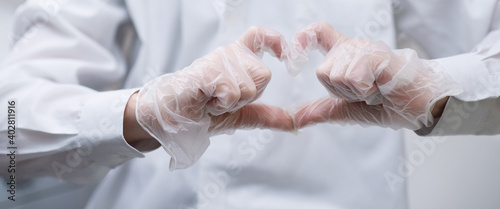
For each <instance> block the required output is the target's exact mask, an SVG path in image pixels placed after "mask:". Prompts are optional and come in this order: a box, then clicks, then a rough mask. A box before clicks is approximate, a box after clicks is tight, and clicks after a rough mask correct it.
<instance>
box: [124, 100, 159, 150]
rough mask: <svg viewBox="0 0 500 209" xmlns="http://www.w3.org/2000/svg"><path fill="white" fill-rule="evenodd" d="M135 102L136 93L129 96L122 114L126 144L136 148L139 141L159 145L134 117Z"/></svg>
mask: <svg viewBox="0 0 500 209" xmlns="http://www.w3.org/2000/svg"><path fill="white" fill-rule="evenodd" d="M136 102H137V93H134V94H132V96H130V98H129V100H128V102H127V105H126V106H125V113H124V116H123V137H124V138H125V141H127V143H128V144H130V145H131V146H133V147H134V148H137V146H138V145H139V143H145V142H147V143H155V144H156V147H159V146H160V143H158V142H157V141H156V140H155V139H154V138H153V137H151V135H149V134H148V132H146V131H145V130H144V129H143V128H142V127H141V125H139V123H138V122H137V118H136V117H135V104H136Z"/></svg>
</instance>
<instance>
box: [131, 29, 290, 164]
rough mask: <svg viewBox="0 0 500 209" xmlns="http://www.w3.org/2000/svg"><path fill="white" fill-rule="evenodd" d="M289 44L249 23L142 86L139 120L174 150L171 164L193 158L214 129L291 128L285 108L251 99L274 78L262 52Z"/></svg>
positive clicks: (280, 49) (276, 52) (217, 131)
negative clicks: (233, 38) (223, 43)
mask: <svg viewBox="0 0 500 209" xmlns="http://www.w3.org/2000/svg"><path fill="white" fill-rule="evenodd" d="M287 46H288V45H287V43H286V41H285V39H284V38H283V36H282V35H281V34H280V33H278V32H275V31H273V30H270V29H265V28H259V27H251V28H250V29H249V30H247V31H246V32H245V33H244V34H243V35H242V36H241V37H240V38H239V39H238V40H237V41H236V42H234V43H232V44H231V45H229V46H224V47H220V48H217V49H216V50H215V51H213V52H211V53H210V54H208V55H206V56H204V57H202V58H200V59H198V60H196V61H194V62H193V63H192V64H191V65H190V66H188V67H186V68H184V69H183V70H180V71H177V72H175V73H173V74H165V75H163V76H160V77H158V78H156V79H154V80H152V81H150V82H148V83H146V84H145V85H144V86H143V87H142V88H141V89H140V91H139V93H138V99H137V107H136V117H137V121H138V122H139V124H140V125H141V126H142V127H143V128H144V129H145V130H146V131H147V132H148V133H149V134H150V135H151V136H153V137H154V138H155V139H157V140H158V141H159V142H160V144H161V145H162V147H163V148H164V149H165V150H166V151H167V152H168V153H169V154H170V155H171V156H172V159H171V162H170V169H171V170H174V169H181V168H187V167H189V166H191V165H192V164H194V163H195V162H196V161H197V160H198V159H199V158H200V156H201V155H202V154H203V153H204V151H205V150H206V149H207V147H208V145H209V144H210V142H209V137H210V136H213V135H216V134H221V133H228V132H231V131H233V130H235V129H240V128H271V129H278V130H286V131H289V130H293V122H292V121H293V120H292V117H291V116H290V115H289V114H288V113H287V112H286V111H285V110H283V109H282V108H279V107H274V106H269V105H265V104H255V103H252V102H253V101H255V100H256V99H257V98H259V96H260V95H261V94H262V92H263V91H264V89H265V88H266V85H267V84H268V83H269V81H270V79H271V71H270V70H269V68H267V67H266V66H265V65H264V64H263V63H262V62H261V60H260V58H261V57H262V52H263V51H267V52H269V53H270V54H271V55H273V56H275V57H278V58H279V59H281V55H282V52H283V51H284V50H287Z"/></svg>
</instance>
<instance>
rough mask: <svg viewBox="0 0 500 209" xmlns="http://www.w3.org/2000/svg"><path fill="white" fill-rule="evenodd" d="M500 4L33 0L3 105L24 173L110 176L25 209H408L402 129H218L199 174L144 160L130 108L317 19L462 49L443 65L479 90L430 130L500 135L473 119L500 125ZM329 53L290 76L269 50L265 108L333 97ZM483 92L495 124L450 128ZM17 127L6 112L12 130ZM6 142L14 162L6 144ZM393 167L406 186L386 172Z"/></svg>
mask: <svg viewBox="0 0 500 209" xmlns="http://www.w3.org/2000/svg"><path fill="white" fill-rule="evenodd" d="M499 7H500V5H499V3H498V1H496V0H488V1H481V2H471V1H465V0H463V1H456V0H442V1H439V2H438V3H433V4H425V3H424V2H417V1H412V2H408V1H393V2H391V1H390V0H374V1H358V0H357V1H352V0H336V1H305V0H304V1H299V0H296V1H288V0H279V1H264V0H255V1H247V0H213V1H194V0H185V1H154V0H145V1H132V0H130V1H125V2H122V1H97V0H93V1H90V0H89V1H31V2H30V3H28V4H27V5H24V6H23V7H22V8H20V9H19V10H18V12H17V16H16V20H17V21H16V22H15V23H14V24H15V26H16V27H15V29H14V31H15V34H16V35H15V36H14V38H15V45H13V48H12V50H11V52H10V54H9V55H8V56H7V58H6V60H5V61H4V62H3V64H2V66H1V69H0V78H1V79H2V82H1V83H0V100H1V103H0V104H5V103H6V101H7V100H9V99H15V100H16V101H17V106H16V109H17V110H18V114H17V121H18V123H17V124H18V126H17V130H18V132H17V138H16V143H17V144H16V145H17V147H18V155H17V167H18V171H17V175H18V177H19V178H32V177H38V176H46V175H48V176H57V177H60V178H61V179H64V180H66V181H69V182H74V183H91V182H98V184H97V185H93V184H91V185H88V186H81V187H75V186H67V185H72V184H69V183H64V182H58V181H54V180H47V179H45V178H44V179H43V181H46V182H49V183H52V184H53V185H57V187H56V190H57V191H59V192H57V195H54V196H50V197H48V198H46V199H44V198H38V199H37V201H38V202H36V201H35V202H31V203H25V204H24V205H23V206H24V207H27V208H29V207H30V206H33V207H38V208H39V207H45V206H46V205H44V204H47V205H50V204H52V205H54V204H55V205H57V204H62V202H57V200H59V201H66V202H69V203H68V204H70V206H71V207H85V208H405V207H406V194H405V182H404V177H405V176H404V172H403V173H401V172H400V170H401V169H404V168H403V167H404V166H403V165H404V163H405V162H404V155H403V147H402V142H403V140H402V139H403V134H402V132H400V131H393V130H390V129H383V128H378V127H369V128H363V127H360V126H338V125H335V124H320V125H316V126H313V127H309V128H305V129H303V130H302V131H301V132H300V133H298V134H292V133H283V132H274V131H268V130H250V131H237V132H236V133H235V134H233V135H222V136H217V137H213V138H211V146H210V147H209V148H208V150H207V151H206V153H205V154H204V156H203V157H202V158H201V159H200V161H199V162H198V163H197V164H195V165H194V166H193V167H191V168H188V169H185V170H180V171H175V172H170V171H168V163H169V157H168V155H167V154H166V153H165V152H164V151H163V150H162V149H157V150H155V151H152V152H148V153H142V152H140V151H138V150H136V149H134V148H132V147H131V146H129V145H128V144H127V143H126V142H125V141H124V139H123V137H122V127H123V126H122V120H123V110H124V106H125V104H126V102H127V99H128V97H129V96H130V95H131V94H132V93H133V92H135V91H136V90H137V88H139V87H140V86H141V85H142V84H144V83H145V82H147V81H148V80H151V79H152V78H154V77H156V76H159V75H161V74H164V73H169V72H174V71H176V70H180V69H182V68H183V67H185V66H188V65H189V64H190V63H191V62H192V61H193V60H195V59H196V58H199V57H202V56H203V55H205V54H207V53H209V52H210V51H211V50H213V49H215V48H216V47H218V46H221V45H226V44H229V43H231V42H233V41H234V40H236V38H237V37H238V36H239V35H240V34H241V33H242V32H243V31H245V29H246V28H248V27H249V26H251V25H261V26H265V27H269V28H273V29H275V30H277V31H279V32H281V33H283V34H284V35H285V37H286V38H288V39H290V38H291V37H292V36H293V34H294V32H295V31H297V30H298V29H300V28H302V27H304V26H306V25H307V24H309V23H312V22H317V21H327V22H329V23H330V24H332V25H333V26H334V27H336V28H337V29H339V30H340V31H341V32H343V33H344V34H346V35H348V36H351V37H354V36H361V37H364V38H368V39H370V40H373V41H377V40H381V41H384V42H386V43H387V44H388V45H389V46H391V47H393V48H396V47H397V46H398V45H397V43H398V38H400V37H406V38H405V43H413V44H415V46H416V47H418V48H419V49H420V52H422V53H425V54H427V55H428V56H429V57H430V58H442V57H448V56H453V55H458V54H463V55H461V56H459V57H448V58H444V59H442V60H439V62H440V63H441V64H442V67H443V70H445V71H447V72H449V74H450V76H452V77H453V78H454V79H455V80H457V82H459V83H460V84H461V85H462V86H464V88H465V89H467V90H466V91H465V92H464V93H463V94H462V95H459V96H457V97H456V99H455V98H454V99H452V100H450V102H449V103H448V105H447V108H446V110H445V112H444V114H443V116H442V118H441V119H440V120H439V122H438V123H437V124H436V126H435V127H429V128H427V129H424V130H420V131H421V133H422V134H453V133H458V132H460V131H464V129H465V130H469V133H472V134H474V133H476V134H487V133H492V134H494V133H499V132H500V130H499V128H498V126H494V125H490V126H485V125H481V124H480V125H478V126H476V125H475V123H477V122H478V121H480V122H482V123H485V124H489V123H493V124H498V122H499V121H500V116H498V114H487V113H488V111H491V112H493V113H498V110H499V109H500V108H499V105H498V104H497V103H495V101H498V96H499V95H500V90H498V88H497V87H498V85H497V84H498V80H494V79H489V78H490V77H492V76H494V75H498V73H499V72H500V69H499V66H500V61H499V60H500V58H499V54H500V41H498V40H500V38H499V37H500V32H499V31H498V29H499V28H500V26H499V22H500V21H498V20H499V15H500V14H499V12H500V8H499ZM133 28H135V31H136V34H135V35H134V33H133V31H134V30H132V29H133ZM495 30H496V31H495ZM23 34H24V36H23ZM402 34H406V35H402ZM481 42H482V43H481ZM477 44H479V47H477V48H476V49H473V48H474V46H476V45H477ZM124 52H126V53H124ZM464 53H465V54H464ZM321 59H322V56H321V55H320V54H319V53H315V54H312V55H311V59H310V61H309V63H308V64H307V65H306V66H305V68H304V71H303V72H302V73H301V74H300V75H299V76H298V77H290V76H289V75H288V74H287V72H286V70H285V67H284V64H283V63H280V62H278V61H276V60H275V59H274V58H270V57H269V56H264V59H263V62H264V63H265V64H267V65H268V66H269V67H270V69H271V71H272V73H273V77H272V80H271V82H270V84H269V86H268V87H267V89H266V91H265V93H264V94H263V95H262V98H261V99H260V101H261V102H266V103H270V104H273V105H278V106H282V107H289V106H290V105H293V104H301V103H304V102H306V101H309V100H313V99H316V98H321V97H325V96H327V92H326V91H325V90H324V88H323V87H322V86H321V85H320V84H319V82H318V81H317V79H316V77H315V73H314V70H315V67H316V66H317V65H318V63H319V62H320V61H321ZM475 78H484V79H482V80H481V81H478V80H477V79H475ZM479 80H480V79H479ZM118 89H121V90H118ZM478 100H480V101H481V102H479V103H478V104H477V105H472V106H471V105H468V106H466V107H467V111H469V112H467V113H468V116H467V117H479V116H476V115H480V116H482V117H481V120H476V121H475V122H473V121H470V120H466V119H467V118H463V119H462V120H461V122H460V123H458V124H459V125H460V127H462V128H460V127H459V128H457V125H456V124H455V125H453V126H452V125H449V124H450V123H447V122H446V121H451V120H452V119H450V118H454V117H455V118H456V117H457V115H458V116H460V117H465V116H463V115H464V114H462V112H463V111H462V112H457V111H456V108H452V107H454V105H455V106H457V105H458V106H460V105H464V104H466V102H469V101H478ZM464 101H466V102H464ZM474 104H476V103H474ZM482 107H484V108H482ZM6 127H7V125H6V122H5V120H2V121H0V134H2V135H5V133H6V129H5V128H6ZM0 146H1V147H0V152H1V154H2V156H3V155H4V154H5V153H6V152H7V151H8V150H7V149H6V148H5V146H6V145H5V144H1V145H0ZM141 157H142V158H141ZM0 162H1V163H2V166H3V165H4V163H5V164H6V163H7V162H6V159H5V158H0ZM113 168H114V169H113ZM110 169H112V170H111V171H109V170H110ZM108 171H109V173H108ZM5 172H6V171H4V169H0V173H1V174H2V176H5V175H6V173H5ZM387 173H394V174H398V173H401V174H402V175H400V177H401V179H398V181H395V180H394V179H390V180H389V181H388V178H387V175H386V174H387ZM32 181H34V180H32ZM28 182H29V181H28ZM30 185H31V187H36V185H38V184H37V183H36V182H35V183H31V184H30V183H26V184H25V185H24V186H22V184H21V188H20V191H19V192H20V193H22V194H24V193H23V192H25V190H30V188H31V187H30ZM23 188H24V189H25V190H23ZM31 189H32V188H31ZM40 191H42V192H43V190H40ZM50 191H54V189H52V190H50ZM62 193H65V194H62ZM32 196H33V195H32ZM20 197H22V196H20ZM35 199H36V198H35ZM48 200H52V201H48ZM53 200H56V201H55V202H54V201H53ZM25 201H26V200H25ZM2 203H5V205H7V204H11V206H12V204H13V203H10V202H5V201H4V202H2ZM46 207H49V206H46Z"/></svg>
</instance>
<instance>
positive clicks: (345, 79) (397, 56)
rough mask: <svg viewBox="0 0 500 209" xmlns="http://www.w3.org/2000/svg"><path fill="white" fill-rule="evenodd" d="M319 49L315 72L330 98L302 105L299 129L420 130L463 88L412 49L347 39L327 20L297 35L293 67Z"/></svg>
mask: <svg viewBox="0 0 500 209" xmlns="http://www.w3.org/2000/svg"><path fill="white" fill-rule="evenodd" d="M315 49H318V50H320V51H321V52H322V53H323V54H324V55H325V57H324V59H323V61H322V62H321V64H320V65H319V66H318V68H317V70H316V75H317V77H318V80H319V81H320V82H321V83H322V84H323V86H324V87H325V88H326V89H327V90H328V92H329V93H330V95H331V96H330V97H329V98H324V99H318V100H316V101H313V102H311V103H310V104H307V105H305V106H303V107H301V108H299V110H298V111H297V112H296V113H295V114H293V115H294V124H295V127H296V128H301V127H304V126H306V125H310V124H314V123H319V122H327V121H330V122H336V123H341V124H346V123H349V124H361V125H376V126H381V127H390V128H393V129H399V128H408V129H411V130H417V129H420V128H422V127H424V126H426V127H429V126H431V125H432V124H433V123H434V117H437V116H439V114H440V111H439V109H442V108H444V105H445V104H446V101H447V99H448V97H449V96H454V95H458V94H459V93H461V92H462V90H461V87H460V86H459V85H458V84H456V82H455V81H453V80H452V79H451V78H450V77H449V76H448V75H447V74H446V73H444V72H443V71H441V70H440V66H439V65H438V64H437V63H436V62H435V61H430V60H422V59H419V58H418V56H417V53H416V52H415V51H413V50H411V49H404V50H391V49H390V48H389V47H388V46H387V45H386V44H384V43H383V42H371V41H369V40H366V39H362V38H349V37H346V36H344V35H343V34H342V33H340V32H339V31H337V30H336V29H335V28H333V27H332V26H331V25H329V24H328V23H325V22H320V23H314V24H311V25H309V26H307V27H305V28H303V29H301V30H300V31H298V32H297V33H296V34H295V36H294V38H293V40H292V42H291V47H290V50H291V51H290V54H289V59H288V63H287V68H288V69H289V71H290V72H291V73H297V72H298V71H299V70H300V68H301V66H302V65H303V64H305V63H306V62H307V56H308V54H309V53H310V52H311V51H312V50H315ZM438 107H439V108H438Z"/></svg>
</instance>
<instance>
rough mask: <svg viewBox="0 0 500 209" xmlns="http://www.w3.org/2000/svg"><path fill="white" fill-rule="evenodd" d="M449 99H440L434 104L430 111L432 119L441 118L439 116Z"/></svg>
mask: <svg viewBox="0 0 500 209" xmlns="http://www.w3.org/2000/svg"><path fill="white" fill-rule="evenodd" d="M449 98H450V97H445V98H442V99H440V100H438V101H437V102H436V104H434V108H433V109H432V111H431V114H432V117H434V118H438V117H441V115H442V114H443V111H444V108H445V107H446V103H447V102H448V99H449Z"/></svg>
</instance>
